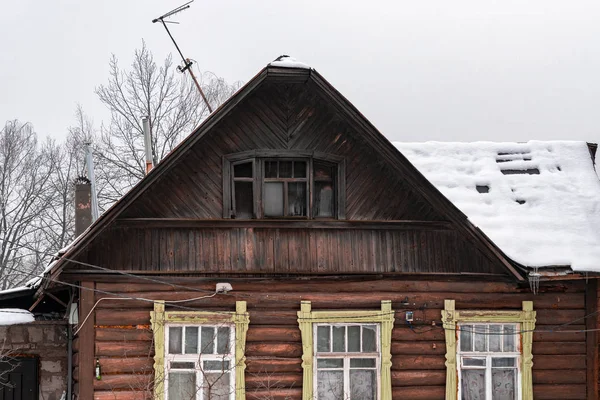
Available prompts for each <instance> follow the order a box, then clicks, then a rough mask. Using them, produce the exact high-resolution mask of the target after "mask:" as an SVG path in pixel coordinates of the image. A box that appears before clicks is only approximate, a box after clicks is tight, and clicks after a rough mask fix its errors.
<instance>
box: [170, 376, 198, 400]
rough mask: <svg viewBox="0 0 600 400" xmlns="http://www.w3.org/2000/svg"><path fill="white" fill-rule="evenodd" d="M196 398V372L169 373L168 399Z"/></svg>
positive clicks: (191, 399)
mask: <svg viewBox="0 0 600 400" xmlns="http://www.w3.org/2000/svg"><path fill="white" fill-rule="evenodd" d="M171 399H177V400H196V373H195V372H170V373H169V400H171Z"/></svg>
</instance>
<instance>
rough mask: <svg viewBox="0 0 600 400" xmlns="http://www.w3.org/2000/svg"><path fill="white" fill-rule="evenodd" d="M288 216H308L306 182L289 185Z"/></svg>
mask: <svg viewBox="0 0 600 400" xmlns="http://www.w3.org/2000/svg"><path fill="white" fill-rule="evenodd" d="M288 215H290V216H292V217H300V216H306V182H290V183H288Z"/></svg>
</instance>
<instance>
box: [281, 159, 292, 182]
mask: <svg viewBox="0 0 600 400" xmlns="http://www.w3.org/2000/svg"><path fill="white" fill-rule="evenodd" d="M279 177H280V178H291V177H292V162H291V161H279Z"/></svg>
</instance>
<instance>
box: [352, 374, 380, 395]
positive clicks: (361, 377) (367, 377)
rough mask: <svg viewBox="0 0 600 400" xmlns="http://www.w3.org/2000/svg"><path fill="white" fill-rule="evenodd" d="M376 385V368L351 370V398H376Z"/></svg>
mask: <svg viewBox="0 0 600 400" xmlns="http://www.w3.org/2000/svg"><path fill="white" fill-rule="evenodd" d="M376 387H377V380H376V379H375V371H374V370H366V371H364V370H362V371H361V370H351V371H350V400H374V399H375V398H376V395H375V393H376V390H375V389H376Z"/></svg>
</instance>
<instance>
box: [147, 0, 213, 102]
mask: <svg viewBox="0 0 600 400" xmlns="http://www.w3.org/2000/svg"><path fill="white" fill-rule="evenodd" d="M193 2H194V0H192V1H189V2H187V3H185V4H184V5H182V6H179V7H177V8H175V9H173V10H171V11H169V12H168V13H166V14H164V15H161V16H160V17H158V18H155V19H153V20H152V23H153V24H154V23H156V22H161V23H162V24H163V26H164V27H165V30H166V31H167V33H168V34H169V37H170V38H171V41H173V44H174V45H175V48H176V49H177V51H178V52H179V55H180V56H181V60H183V67H181V66H178V67H177V69H178V70H179V72H181V73H183V72H185V71H186V70H188V71H189V73H190V76H191V77H192V80H193V81H194V83H195V84H196V87H197V88H198V91H199V92H200V96H202V99H203V100H204V103H205V104H206V107H208V111H209V112H211V113H212V111H213V110H212V107H211V106H210V104H209V103H208V99H207V98H206V96H205V95H204V92H203V91H202V88H201V87H200V84H199V83H198V80H197V79H196V76H195V75H194V72H193V71H192V68H191V66H192V64H193V62H192V61H191V60H190V59H189V58H185V57H184V56H183V53H182V52H181V49H180V48H179V46H178V45H177V42H176V41H175V39H174V38H173V35H171V31H169V28H168V27H167V23H175V24H176V23H177V22H171V21H165V18H168V17H170V16H172V15H175V14H177V13H179V12H181V11H184V10H187V9H188V8H190V4H191V3H193Z"/></svg>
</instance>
